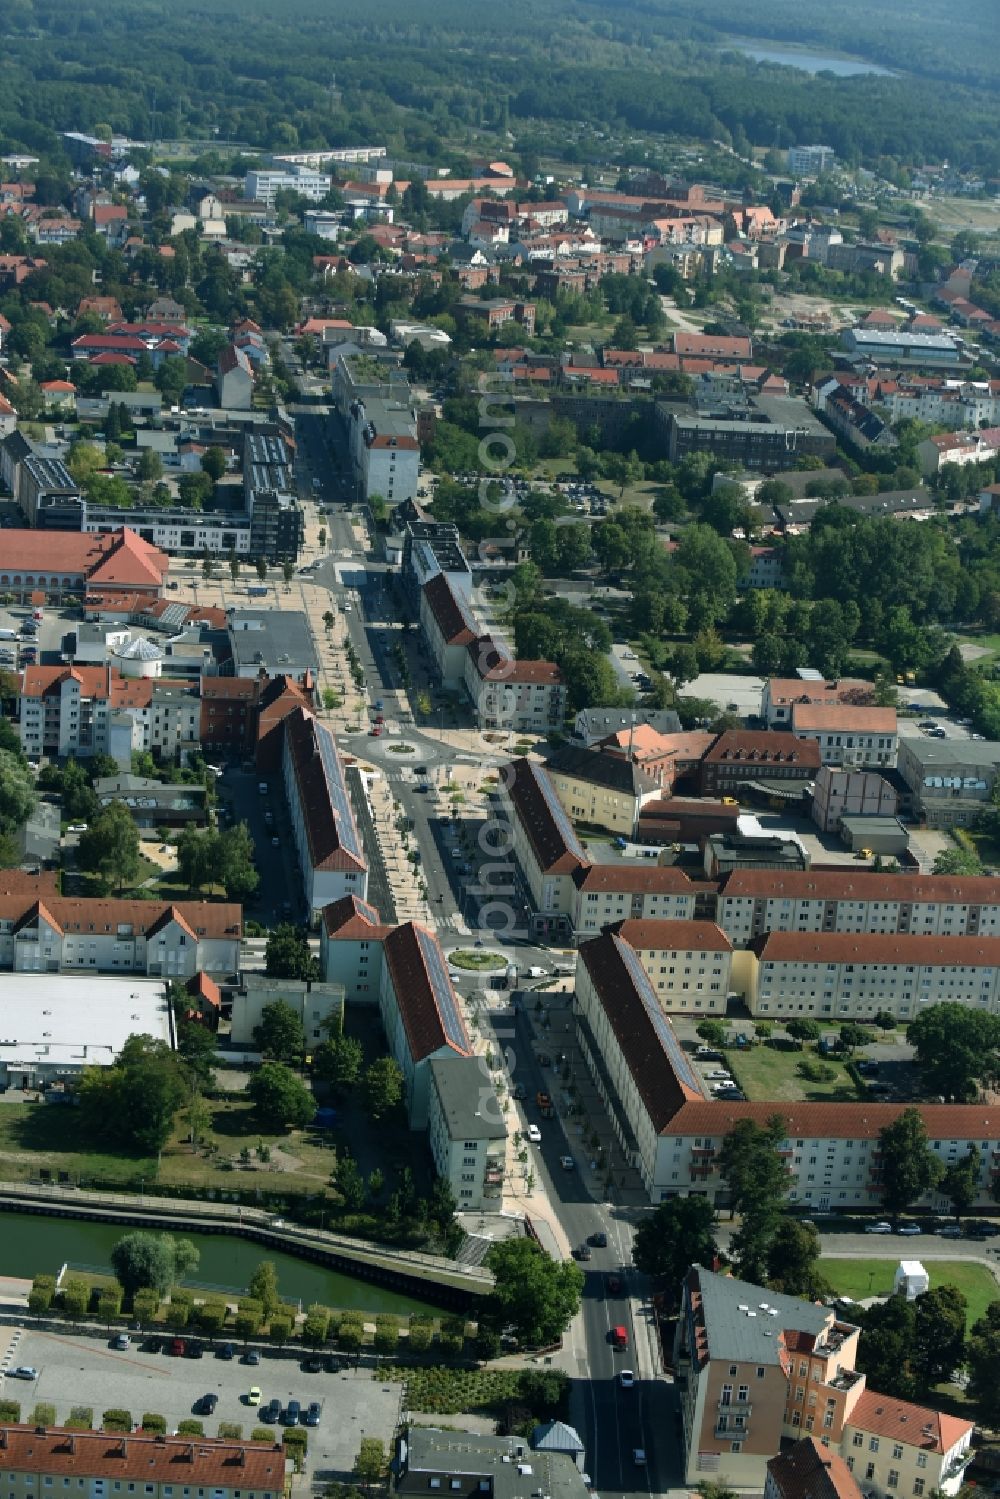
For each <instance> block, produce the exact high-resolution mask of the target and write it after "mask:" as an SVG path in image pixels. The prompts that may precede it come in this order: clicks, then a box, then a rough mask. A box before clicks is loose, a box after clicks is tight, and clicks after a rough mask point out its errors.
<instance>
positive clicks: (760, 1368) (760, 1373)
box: [757, 1364, 764, 1379]
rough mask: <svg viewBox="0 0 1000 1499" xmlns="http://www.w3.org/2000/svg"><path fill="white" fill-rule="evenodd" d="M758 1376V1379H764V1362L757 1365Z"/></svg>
mask: <svg viewBox="0 0 1000 1499" xmlns="http://www.w3.org/2000/svg"><path fill="white" fill-rule="evenodd" d="M757 1378H758V1379H763V1378H764V1365H763V1364H758V1365H757Z"/></svg>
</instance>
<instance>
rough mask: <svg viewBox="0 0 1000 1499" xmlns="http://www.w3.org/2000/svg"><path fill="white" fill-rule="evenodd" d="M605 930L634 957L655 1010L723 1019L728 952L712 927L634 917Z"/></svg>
mask: <svg viewBox="0 0 1000 1499" xmlns="http://www.w3.org/2000/svg"><path fill="white" fill-rule="evenodd" d="M609 930H610V931H611V932H613V933H614V935H615V936H616V937H618V938H620V940H621V941H622V942H627V943H628V945H629V947H631V949H632V951H633V952H634V953H636V955H637V956H638V959H639V962H640V963H641V964H642V966H643V968H644V969H645V970H646V977H647V978H648V979H649V982H650V984H651V985H652V988H653V993H654V994H655V995H656V998H657V1000H658V1001H659V1003H660V1007H661V1009H664V1010H670V1011H677V1012H679V1013H681V1014H688V1015H725V1013H726V999H727V996H728V994H729V987H730V981H731V975H732V964H733V949H732V944H731V943H730V941H729V939H728V937H727V936H726V934H725V933H724V932H720V930H719V928H718V927H717V926H716V925H715V923H714V922H711V921H659V920H655V919H647V920H642V919H641V918H640V919H639V920H635V919H628V920H625V921H619V922H617V923H616V924H615V925H614V926H612V927H611V928H609Z"/></svg>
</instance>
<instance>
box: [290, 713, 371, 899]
mask: <svg viewBox="0 0 1000 1499" xmlns="http://www.w3.org/2000/svg"><path fill="white" fill-rule="evenodd" d="M284 732H285V744H286V746H287V749H288V754H289V759H290V762H291V766H292V774H293V776H294V777H295V781H296V785H297V787H298V796H299V801H300V804H301V806H302V814H303V821H304V823H305V830H306V837H307V839H308V841H309V858H310V861H311V863H312V866H313V868H314V869H324V870H330V869H344V870H351V869H358V870H360V869H364V867H365V866H364V864H363V862H362V861H361V859H359V858H357V857H356V856H355V855H354V854H353V853H351V852H350V851H349V849H348V848H346V847H345V846H344V844H343V842H342V831H341V830H342V824H341V814H340V812H339V811H338V809H337V808H336V807H335V806H334V805H333V803H332V802H331V800H330V794H329V791H328V789H327V782H326V774H325V771H324V767H323V757H322V753H321V747H320V740H321V738H322V736H324V735H325V736H328V739H329V743H330V745H331V746H333V735H332V734H330V731H329V730H328V729H326V728H324V726H323V725H322V724H320V723H318V722H317V721H316V719H315V718H314V717H313V715H312V714H311V713H310V712H309V711H308V709H306V708H303V707H301V706H298V707H296V708H295V709H294V711H293V712H291V713H289V714H288V715H287V716H286V718H285V720H284ZM333 752H334V754H336V749H335V747H334V750H333ZM347 815H348V816H349V817H351V818H352V826H353V813H352V812H351V811H350V808H349V807H348V809H347ZM352 841H354V842H358V838H357V832H356V830H355V831H354V833H353V840H352ZM359 846H360V845H359Z"/></svg>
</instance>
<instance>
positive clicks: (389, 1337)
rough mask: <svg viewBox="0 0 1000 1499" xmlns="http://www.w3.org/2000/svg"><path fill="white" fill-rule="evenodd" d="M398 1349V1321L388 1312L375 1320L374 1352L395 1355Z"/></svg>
mask: <svg viewBox="0 0 1000 1499" xmlns="http://www.w3.org/2000/svg"><path fill="white" fill-rule="evenodd" d="M398 1347H399V1320H398V1318H396V1317H393V1316H392V1315H391V1314H390V1313H389V1312H382V1313H381V1314H380V1315H379V1316H377V1317H376V1318H375V1352H376V1353H381V1354H390V1353H395V1352H396V1350H397V1348H398Z"/></svg>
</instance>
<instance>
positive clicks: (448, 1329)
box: [441, 1316, 465, 1354]
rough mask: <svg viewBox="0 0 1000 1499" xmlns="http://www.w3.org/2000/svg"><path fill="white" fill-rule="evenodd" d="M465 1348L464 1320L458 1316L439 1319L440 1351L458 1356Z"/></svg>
mask: <svg viewBox="0 0 1000 1499" xmlns="http://www.w3.org/2000/svg"><path fill="white" fill-rule="evenodd" d="M464 1347H465V1318H464V1317H460V1316H451V1317H443V1318H442V1319H441V1349H442V1352H444V1353H454V1354H458V1353H461V1352H462V1349H463V1348H464Z"/></svg>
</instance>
